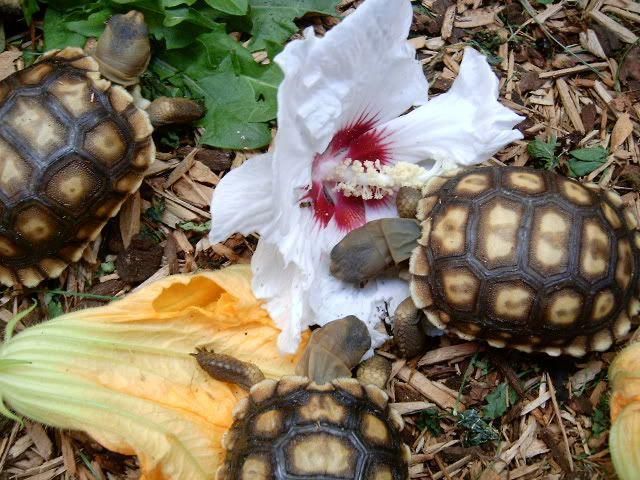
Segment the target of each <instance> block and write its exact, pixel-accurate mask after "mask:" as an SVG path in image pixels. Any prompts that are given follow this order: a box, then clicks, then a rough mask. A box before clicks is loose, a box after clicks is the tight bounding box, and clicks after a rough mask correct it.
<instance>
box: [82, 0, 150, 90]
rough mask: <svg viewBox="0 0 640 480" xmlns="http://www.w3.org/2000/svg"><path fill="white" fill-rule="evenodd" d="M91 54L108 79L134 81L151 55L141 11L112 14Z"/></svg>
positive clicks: (120, 82)
mask: <svg viewBox="0 0 640 480" xmlns="http://www.w3.org/2000/svg"><path fill="white" fill-rule="evenodd" d="M93 56H94V57H95V59H96V60H97V61H98V64H99V65H100V73H102V75H104V76H105V77H106V78H108V79H109V80H111V81H113V82H116V83H119V84H120V85H124V86H129V85H133V84H135V83H137V82H138V78H139V77H140V75H142V73H143V72H144V71H145V70H146V69H147V65H149V59H150V58H151V44H150V42H149V30H148V28H147V25H146V23H145V21H144V15H143V14H142V13H140V12H138V11H135V10H131V11H130V12H129V13H126V14H117V15H114V16H113V17H111V18H110V19H109V22H107V26H106V28H105V30H104V32H103V33H102V35H101V36H100V38H99V39H98V43H97V45H96V47H95V52H93Z"/></svg>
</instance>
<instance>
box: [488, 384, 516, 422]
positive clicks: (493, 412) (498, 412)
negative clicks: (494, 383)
mask: <svg viewBox="0 0 640 480" xmlns="http://www.w3.org/2000/svg"><path fill="white" fill-rule="evenodd" d="M486 400H487V405H486V406H485V407H484V408H483V410H482V416H483V417H484V418H486V419H487V420H495V419H496V418H500V417H501V416H502V415H504V414H505V412H506V411H507V409H508V408H509V406H510V405H513V404H514V403H515V402H516V401H517V400H518V394H517V393H516V391H515V390H514V389H513V388H511V387H510V386H509V385H508V384H507V383H506V382H503V383H501V384H500V385H498V387H497V388H496V389H495V390H494V391H493V392H491V393H490V394H489V395H487V397H486Z"/></svg>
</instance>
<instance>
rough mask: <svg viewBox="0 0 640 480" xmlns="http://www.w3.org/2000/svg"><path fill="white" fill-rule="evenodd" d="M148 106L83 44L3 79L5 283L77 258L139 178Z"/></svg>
mask: <svg viewBox="0 0 640 480" xmlns="http://www.w3.org/2000/svg"><path fill="white" fill-rule="evenodd" d="M152 130H153V129H152V127H151V124H150V122H149V120H148V117H147V114H146V113H144V112H143V111H142V110H139V109H138V108H137V107H136V106H135V105H134V104H133V99H132V98H131V96H130V95H129V94H128V93H127V92H126V91H125V90H124V89H123V88H121V87H117V86H112V85H111V83H110V82H109V81H107V80H105V79H103V78H102V77H101V76H100V74H99V72H98V64H97V63H96V61H95V60H93V59H92V58H91V57H88V56H86V55H85V54H84V53H83V51H82V50H80V49H77V48H66V49H64V50H60V51H52V52H49V53H47V54H45V55H44V56H43V57H42V59H41V60H40V61H38V62H37V63H35V64H34V65H32V66H30V67H28V68H26V69H24V70H22V71H19V72H16V73H15V74H13V75H11V76H9V77H8V78H6V79H4V80H3V81H1V82H0V282H2V283H3V284H5V285H14V284H24V285H26V286H34V285H36V284H37V283H39V282H40V281H42V280H43V279H45V278H48V277H56V276H58V275H59V274H60V273H61V272H62V271H63V270H64V268H65V267H66V266H67V264H68V263H71V262H74V261H77V260H78V259H79V258H80V256H81V255H82V252H83V250H84V248H85V247H86V245H87V244H88V243H89V242H90V241H92V240H94V239H95V238H96V237H97V235H98V234H99V232H100V230H101V228H102V227H103V226H104V224H105V223H106V222H107V220H108V219H109V218H110V217H112V216H114V215H115V214H116V213H117V212H118V210H119V209H120V206H121V205H122V203H123V202H124V200H125V199H126V198H127V196H128V195H129V194H130V193H132V192H134V191H135V190H136V189H137V188H138V187H139V185H140V183H141V182H142V178H143V173H144V171H145V170H146V169H147V167H148V166H149V164H150V163H151V162H152V160H153V158H154V155H155V150H154V145H153V142H152V139H151V133H152Z"/></svg>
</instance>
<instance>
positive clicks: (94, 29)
mask: <svg viewBox="0 0 640 480" xmlns="http://www.w3.org/2000/svg"><path fill="white" fill-rule="evenodd" d="M113 14H114V12H113V10H100V11H99V12H96V13H92V14H91V15H89V16H88V17H87V19H86V20H78V21H75V22H66V23H65V28H66V29H67V30H70V31H71V32H75V33H79V34H80V35H82V36H84V37H99V36H100V34H101V33H102V32H103V31H104V27H105V24H106V22H107V20H109V18H111V16H112V15H113Z"/></svg>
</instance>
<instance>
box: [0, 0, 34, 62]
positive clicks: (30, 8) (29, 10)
mask: <svg viewBox="0 0 640 480" xmlns="http://www.w3.org/2000/svg"><path fill="white" fill-rule="evenodd" d="M38 10H40V7H39V6H38V0H22V15H23V16H24V20H25V21H26V22H27V25H30V24H31V19H32V18H33V14H34V13H37V12H38ZM0 51H1V50H0Z"/></svg>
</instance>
